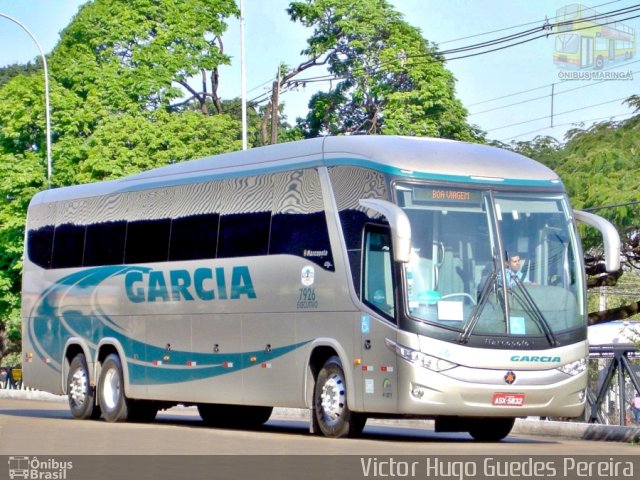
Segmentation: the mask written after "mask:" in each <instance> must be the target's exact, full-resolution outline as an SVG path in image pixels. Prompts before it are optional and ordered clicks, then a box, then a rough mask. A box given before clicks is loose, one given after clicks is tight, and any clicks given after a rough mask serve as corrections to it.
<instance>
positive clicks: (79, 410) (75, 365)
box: [67, 353, 100, 420]
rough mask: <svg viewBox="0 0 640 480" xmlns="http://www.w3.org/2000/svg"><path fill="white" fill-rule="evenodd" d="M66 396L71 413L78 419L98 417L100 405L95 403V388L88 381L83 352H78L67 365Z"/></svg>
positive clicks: (87, 370)
mask: <svg viewBox="0 0 640 480" xmlns="http://www.w3.org/2000/svg"><path fill="white" fill-rule="evenodd" d="M67 397H68V399H69V410H71V415H73V417H74V418H77V419H79V420H86V419H89V418H91V419H96V418H100V407H98V406H97V405H96V398H95V389H94V388H92V387H91V384H90V381H89V369H88V368H87V360H86V358H85V356H84V354H82V353H79V354H77V355H76V356H75V357H73V360H71V364H70V365H69V375H68V376H67Z"/></svg>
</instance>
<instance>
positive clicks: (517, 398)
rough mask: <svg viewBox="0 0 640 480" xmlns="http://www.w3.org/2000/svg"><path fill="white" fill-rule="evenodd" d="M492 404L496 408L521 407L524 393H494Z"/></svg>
mask: <svg viewBox="0 0 640 480" xmlns="http://www.w3.org/2000/svg"><path fill="white" fill-rule="evenodd" d="M492 403H493V405H495V406H497V407H521V406H523V405H524V393H494V394H493V402H492Z"/></svg>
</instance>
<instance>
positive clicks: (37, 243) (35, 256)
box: [27, 225, 55, 268]
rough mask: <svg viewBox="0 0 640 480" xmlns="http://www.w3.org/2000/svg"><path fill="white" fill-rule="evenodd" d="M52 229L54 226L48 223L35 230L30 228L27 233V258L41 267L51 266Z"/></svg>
mask: <svg viewBox="0 0 640 480" xmlns="http://www.w3.org/2000/svg"><path fill="white" fill-rule="evenodd" d="M54 230H55V228H54V226H53V225H49V226H46V227H42V228H38V229H37V230H30V231H29V233H28V235H27V251H28V252H29V260H31V261H32V262H33V263H35V264H36V265H38V266H40V267H42V268H51V252H52V250H53V232H54Z"/></svg>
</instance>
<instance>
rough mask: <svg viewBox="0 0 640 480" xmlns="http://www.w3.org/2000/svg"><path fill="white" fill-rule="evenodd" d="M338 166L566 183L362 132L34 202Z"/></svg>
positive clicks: (53, 193) (522, 163)
mask: <svg viewBox="0 0 640 480" xmlns="http://www.w3.org/2000/svg"><path fill="white" fill-rule="evenodd" d="M335 165H356V166H363V167H368V168H374V169H376V170H379V171H383V172H386V173H391V174H397V175H400V176H404V177H407V178H419V179H433V180H441V181H451V182H461V183H478V184H510V185H529V186H554V185H555V186H556V188H558V187H561V182H560V179H559V178H558V176H557V175H556V174H555V173H554V172H553V171H552V170H550V169H549V168H547V167H545V166H544V165H542V164H540V163H538V162H536V161H534V160H532V159H530V158H527V157H524V156H522V155H519V154H516V153H513V152H510V151H507V150H502V149H499V148H495V147H490V146H487V145H480V144H475V143H465V142H457V141H452V140H444V139H432V138H420V137H398V136H365V135H363V136H341V137H323V138H316V139H311V140H301V141H297V142H290V143H283V144H278V145H271V146H267V147H258V148H253V149H250V150H245V151H236V152H231V153H225V154H221V155H213V156H209V157H204V158H200V159H197V160H191V161H186V162H181V163H176V164H172V165H168V166H165V167H161V168H157V169H154V170H149V171H146V172H142V173H139V174H135V175H131V176H128V177H124V178H121V179H118V180H111V181H106V182H98V183H91V184H85V185H77V186H72V187H65V188H58V189H52V190H46V191H44V192H40V193H39V194H37V195H36V197H34V203H40V202H56V201H63V200H70V199H74V198H86V197H93V196H100V195H109V194H115V193H121V192H131V191H136V190H146V189H149V188H163V187H169V186H174V185H180V184H186V183H195V182H202V181H208V180H214V179H220V178H225V177H235V176H239V175H250V174H259V173H269V172H277V171H283V170H290V169H293V168H308V167H314V166H335Z"/></svg>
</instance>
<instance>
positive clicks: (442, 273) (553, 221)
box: [396, 184, 584, 345]
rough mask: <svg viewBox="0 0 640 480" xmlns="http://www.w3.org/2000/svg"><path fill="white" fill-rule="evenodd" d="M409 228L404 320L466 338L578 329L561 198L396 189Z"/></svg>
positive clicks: (574, 258)
mask: <svg viewBox="0 0 640 480" xmlns="http://www.w3.org/2000/svg"><path fill="white" fill-rule="evenodd" d="M396 192H397V198H398V201H399V204H400V206H401V207H402V208H403V209H404V211H405V212H406V214H407V216H408V217H409V220H410V222H411V231H412V250H411V259H410V261H409V262H408V263H407V264H406V265H405V267H404V276H403V278H404V282H405V286H404V287H405V288H404V292H405V297H406V304H407V307H408V308H407V310H408V312H407V313H408V315H409V317H410V318H412V319H414V320H417V321H422V322H426V323H430V324H433V325H437V326H441V327H443V328H447V329H454V330H459V331H460V338H459V340H460V341H462V342H463V343H464V341H465V340H468V338H469V336H471V335H473V334H481V335H494V334H495V335H516V336H526V335H533V336H546V337H547V339H548V341H549V343H550V345H555V334H556V333H557V332H562V331H565V330H570V329H574V328H577V327H583V326H584V315H583V314H584V311H583V310H584V306H583V299H582V288H583V274H582V268H581V264H580V260H581V258H580V255H579V253H578V250H577V249H578V247H577V243H576V240H577V239H576V234H575V230H574V228H573V223H572V220H571V218H570V215H569V209H568V204H567V201H566V198H565V196H564V195H563V194H535V195H534V194H521V193H517V194H516V193H508V194H507V193H498V192H491V191H488V190H486V191H483V190H479V189H478V190H473V189H467V188H460V189H451V188H441V187H434V186H431V185H428V186H427V185H418V184H399V185H397V186H396Z"/></svg>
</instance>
